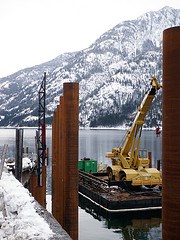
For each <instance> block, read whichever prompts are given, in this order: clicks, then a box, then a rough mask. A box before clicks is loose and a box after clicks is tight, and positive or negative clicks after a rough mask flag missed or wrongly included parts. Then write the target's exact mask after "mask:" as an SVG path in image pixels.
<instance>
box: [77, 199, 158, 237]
mask: <svg viewBox="0 0 180 240" xmlns="http://www.w3.org/2000/svg"><path fill="white" fill-rule="evenodd" d="M79 206H80V208H81V209H80V216H81V211H82V210H85V211H86V213H87V214H91V215H92V216H93V218H94V219H96V220H99V221H101V222H102V223H103V228H107V229H110V230H111V232H112V233H114V234H116V237H117V236H119V238H118V239H124V240H148V239H157V240H158V239H159V240H160V239H162V237H161V232H162V223H161V211H160V210H157V211H148V212H147V211H146V212H138V213H137V212H136V213H135V212H130V213H118V214H117V213H116V214H114V213H113V214H109V213H107V212H104V211H103V210H102V209H101V208H99V207H98V206H97V205H95V204H93V203H91V202H89V201H88V200H86V199H85V198H83V197H80V198H79ZM84 214H85V213H84ZM83 234H84V233H83V230H82V235H83ZM90 234H91V233H90ZM102 234H103V233H102ZM84 236H85V235H84ZM97 236H98V234H97ZM103 236H104V239H106V235H105V234H103ZM89 237H90V236H89ZM82 239H83V238H82ZM88 239H91V238H88ZM96 239H99V238H96Z"/></svg>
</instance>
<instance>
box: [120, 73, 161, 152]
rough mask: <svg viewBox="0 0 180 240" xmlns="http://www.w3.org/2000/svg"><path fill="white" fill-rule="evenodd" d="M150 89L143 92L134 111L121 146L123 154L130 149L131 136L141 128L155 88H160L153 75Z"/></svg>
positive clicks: (135, 134)
mask: <svg viewBox="0 0 180 240" xmlns="http://www.w3.org/2000/svg"><path fill="white" fill-rule="evenodd" d="M150 80H151V89H150V90H149V91H148V92H147V93H146V94H145V96H144V98H143V100H142V102H141V104H140V106H139V107H138V111H137V113H136V116H135V119H134V121H133V123H132V126H131V128H130V129H129V131H128V132H127V135H126V138H125V141H124V144H123V145H122V148H121V154H122V155H123V156H127V155H128V154H129V151H130V150H131V147H132V143H133V138H134V136H137V134H138V132H139V130H140V129H141V127H142V125H143V124H144V119H145V117H146V114H147V112H148V110H149V108H150V107H151V104H152V101H153V99H154V97H155V95H156V92H157V90H159V89H160V84H159V83H158V81H157V79H156V78H155V77H152V78H151V79H150Z"/></svg>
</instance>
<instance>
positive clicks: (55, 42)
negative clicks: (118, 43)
mask: <svg viewBox="0 0 180 240" xmlns="http://www.w3.org/2000/svg"><path fill="white" fill-rule="evenodd" d="M164 6H170V7H174V8H178V9H179V8H180V0H0V31H1V35H0V77H3V76H7V75H8V74H11V73H14V72H16V71H18V70H20V69H22V68H25V67H31V66H34V65H36V64H40V63H43V62H45V61H49V60H51V59H53V58H55V57H56V56H58V55H60V54H61V53H65V52H72V51H78V50H82V49H85V48H87V47H89V45H90V44H92V43H93V42H94V41H95V40H96V39H97V38H98V37H99V36H100V35H101V34H103V33H104V32H106V31H107V30H109V29H111V28H112V27H114V26H115V25H117V24H118V23H120V22H121V21H124V20H131V19H136V18H137V17H139V16H140V15H142V14H144V13H146V12H148V11H154V10H159V9H161V8H163V7H164Z"/></svg>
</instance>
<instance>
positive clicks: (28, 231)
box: [0, 172, 53, 240]
mask: <svg viewBox="0 0 180 240" xmlns="http://www.w3.org/2000/svg"><path fill="white" fill-rule="evenodd" d="M35 205H36V204H35V201H34V198H33V197H32V196H30V193H29V191H28V190H27V189H25V188H24V187H23V186H22V184H21V183H20V182H19V181H17V180H16V179H15V178H14V176H13V175H12V174H11V173H8V172H3V174H2V178H1V180H0V227H1V228H0V239H4V240H21V239H26V240H30V239H31V240H32V239H36V240H48V239H49V238H50V237H52V235H53V233H52V231H51V229H50V228H49V225H48V224H47V222H45V220H44V219H43V218H42V217H41V216H40V215H39V214H38V213H37V212H36V209H35Z"/></svg>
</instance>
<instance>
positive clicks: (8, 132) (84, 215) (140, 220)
mask: <svg viewBox="0 0 180 240" xmlns="http://www.w3.org/2000/svg"><path fill="white" fill-rule="evenodd" d="M35 132H36V129H31V128H30V129H24V147H25V148H26V147H28V149H29V152H30V153H34V152H35V140H34V139H35ZM125 133H126V131H124V130H112V129H109V130H80V131H79V159H81V158H84V157H90V158H92V159H96V160H97V161H98V162H103V163H106V164H111V160H109V159H107V158H105V154H106V152H110V151H111V150H112V148H113V147H119V146H120V145H121V141H122V139H123V137H124V135H125ZM51 136H52V133H51V129H47V147H48V148H49V150H50V151H49V153H50V156H49V161H50V162H51ZM4 144H8V146H9V150H8V155H9V157H14V156H15V129H0V147H2V146H3V145H4ZM161 144H162V138H161V136H160V137H156V134H155V131H143V132H142V137H141V147H142V148H146V149H148V151H150V152H152V165H153V167H155V166H156V160H159V159H161V158H162V147H161ZM47 172H48V174H49V179H48V186H47V190H48V191H49V192H50V191H51V181H50V176H51V168H50V164H49V167H48V171H47ZM92 239H93V240H101V239H102V240H120V239H123V240H150V239H156V240H158V239H159V240H160V239H162V237H161V217H160V216H159V214H156V213H153V215H152V216H151V215H148V216H144V215H143V216H140V214H138V215H135V216H132V214H130V215H126V216H122V215H118V216H113V217H110V218H109V217H108V218H105V217H102V216H101V214H99V213H98V212H97V211H95V210H94V209H92V208H91V207H90V206H87V205H83V203H81V204H80V207H79V240H92Z"/></svg>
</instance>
